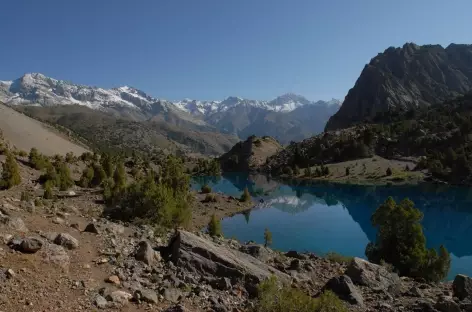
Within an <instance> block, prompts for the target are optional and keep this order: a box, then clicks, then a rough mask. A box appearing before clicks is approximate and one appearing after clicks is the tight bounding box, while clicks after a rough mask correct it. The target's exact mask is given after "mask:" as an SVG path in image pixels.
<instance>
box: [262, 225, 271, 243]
mask: <svg viewBox="0 0 472 312" xmlns="http://www.w3.org/2000/svg"><path fill="white" fill-rule="evenodd" d="M270 245H272V233H271V232H270V231H269V229H268V228H266V229H265V230H264V246H265V247H267V246H270Z"/></svg>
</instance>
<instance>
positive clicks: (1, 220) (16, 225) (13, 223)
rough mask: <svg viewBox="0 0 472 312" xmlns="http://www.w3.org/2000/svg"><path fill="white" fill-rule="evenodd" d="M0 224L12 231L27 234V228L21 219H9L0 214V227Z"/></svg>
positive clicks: (9, 217)
mask: <svg viewBox="0 0 472 312" xmlns="http://www.w3.org/2000/svg"><path fill="white" fill-rule="evenodd" d="M2 224H3V225H5V226H6V227H8V228H9V229H11V230H14V231H18V232H28V228H27V227H26V225H25V223H24V222H23V220H22V219H21V218H19V217H11V216H8V215H5V214H3V213H1V212H0V225H2Z"/></svg>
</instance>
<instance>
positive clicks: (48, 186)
mask: <svg viewBox="0 0 472 312" xmlns="http://www.w3.org/2000/svg"><path fill="white" fill-rule="evenodd" d="M53 196H54V195H53V192H52V182H51V181H46V183H44V194H43V198H44V199H52V198H53Z"/></svg>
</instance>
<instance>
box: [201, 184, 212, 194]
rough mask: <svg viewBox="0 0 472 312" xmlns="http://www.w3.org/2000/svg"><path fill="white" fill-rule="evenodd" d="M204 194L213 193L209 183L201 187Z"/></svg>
mask: <svg viewBox="0 0 472 312" xmlns="http://www.w3.org/2000/svg"><path fill="white" fill-rule="evenodd" d="M201 191H202V194H208V193H211V187H210V186H209V185H208V184H205V185H203V186H202V188H201Z"/></svg>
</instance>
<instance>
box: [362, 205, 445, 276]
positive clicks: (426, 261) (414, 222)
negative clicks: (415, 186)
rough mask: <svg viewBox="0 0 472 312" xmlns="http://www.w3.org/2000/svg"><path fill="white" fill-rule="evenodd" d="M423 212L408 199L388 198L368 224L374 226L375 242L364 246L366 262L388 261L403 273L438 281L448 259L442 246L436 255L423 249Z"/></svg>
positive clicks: (424, 247)
mask: <svg viewBox="0 0 472 312" xmlns="http://www.w3.org/2000/svg"><path fill="white" fill-rule="evenodd" d="M422 218H423V214H422V213H421V211H419V210H418V209H416V208H415V206H414V203H413V202H412V201H411V200H409V199H404V200H402V201H401V202H400V203H399V204H397V203H396V202H395V201H394V200H393V199H392V198H391V197H389V198H388V199H387V200H386V201H385V202H384V203H383V204H382V205H380V207H379V208H377V210H376V211H375V212H374V214H373V215H372V219H371V220H372V225H373V226H375V227H378V232H377V239H376V242H375V243H369V244H368V245H367V247H366V256H367V257H368V259H369V261H371V262H374V263H381V261H382V260H383V261H385V262H387V263H389V264H391V265H392V266H393V267H394V268H395V270H396V271H397V272H398V273H399V274H400V275H403V276H411V277H422V278H424V279H426V280H428V281H440V280H442V279H443V278H444V277H446V275H447V273H448V271H449V268H450V263H451V259H450V256H449V253H448V252H447V250H446V248H445V247H444V246H441V247H440V248H439V255H438V253H437V252H436V250H434V249H427V248H426V238H425V236H424V234H423V227H422V225H421V220H422Z"/></svg>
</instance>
